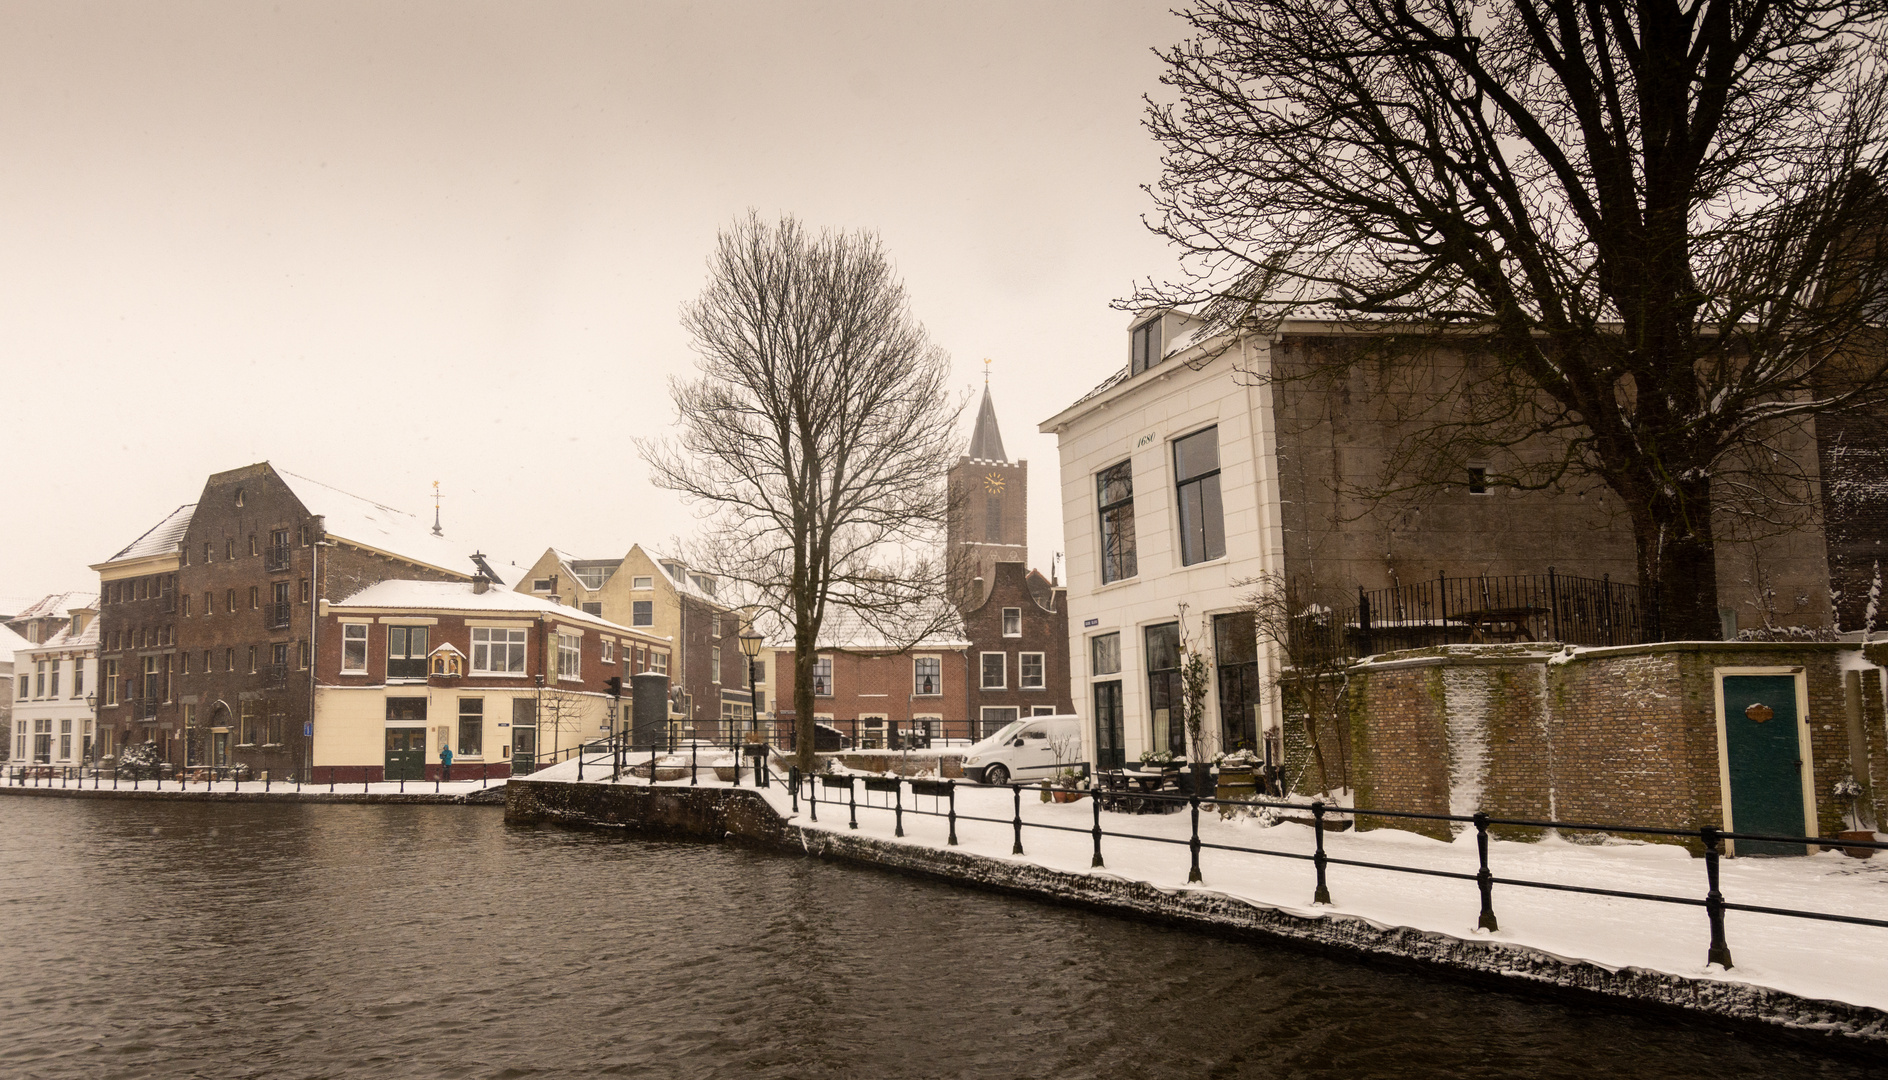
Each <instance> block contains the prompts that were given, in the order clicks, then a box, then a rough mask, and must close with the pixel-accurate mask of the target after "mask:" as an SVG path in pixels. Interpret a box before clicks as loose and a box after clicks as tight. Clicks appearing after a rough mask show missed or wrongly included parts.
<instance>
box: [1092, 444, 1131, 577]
mask: <svg viewBox="0 0 1888 1080" xmlns="http://www.w3.org/2000/svg"><path fill="white" fill-rule="evenodd" d="M1095 489H1096V494H1097V497H1098V502H1099V504H1100V507H1101V583H1102V584H1103V585H1106V584H1108V583H1109V582H1111V581H1122V580H1125V579H1127V578H1131V577H1133V576H1135V575H1136V574H1138V573H1139V572H1140V569H1139V567H1138V565H1137V564H1136V562H1135V557H1134V465H1133V463H1132V462H1128V461H1123V462H1121V463H1120V464H1119V465H1111V466H1109V467H1108V468H1106V469H1103V470H1101V472H1099V473H1097V474H1096V475H1095Z"/></svg>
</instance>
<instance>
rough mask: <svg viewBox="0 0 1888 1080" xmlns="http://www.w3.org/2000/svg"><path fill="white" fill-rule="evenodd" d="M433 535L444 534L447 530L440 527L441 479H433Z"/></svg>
mask: <svg viewBox="0 0 1888 1080" xmlns="http://www.w3.org/2000/svg"><path fill="white" fill-rule="evenodd" d="M433 535H434V536H444V535H446V530H444V529H442V528H440V527H439V481H437V480H435V481H433Z"/></svg>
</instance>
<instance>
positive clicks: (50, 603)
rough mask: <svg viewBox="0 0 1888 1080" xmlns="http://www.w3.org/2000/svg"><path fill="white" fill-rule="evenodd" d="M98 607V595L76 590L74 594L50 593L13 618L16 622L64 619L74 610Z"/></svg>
mask: <svg viewBox="0 0 1888 1080" xmlns="http://www.w3.org/2000/svg"><path fill="white" fill-rule="evenodd" d="M97 606H98V594H97V593H95V592H82V591H79V590H76V589H75V590H73V591H72V592H59V593H49V594H47V595H46V596H44V597H42V598H41V599H40V600H39V601H38V602H36V603H34V604H33V606H31V607H29V608H27V609H26V610H25V611H22V612H20V613H19V614H18V615H15V616H13V618H14V620H15V621H18V620H20V619H63V618H65V617H66V613H67V612H68V611H71V610H72V609H73V608H95V607H97Z"/></svg>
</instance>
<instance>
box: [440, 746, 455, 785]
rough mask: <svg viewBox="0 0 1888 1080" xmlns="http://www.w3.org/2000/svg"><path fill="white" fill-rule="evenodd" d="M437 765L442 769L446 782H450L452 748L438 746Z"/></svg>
mask: <svg viewBox="0 0 1888 1080" xmlns="http://www.w3.org/2000/svg"><path fill="white" fill-rule="evenodd" d="M439 764H440V765H441V766H443V767H444V771H445V778H446V779H447V780H451V779H452V747H451V746H449V745H447V744H445V743H440V744H439Z"/></svg>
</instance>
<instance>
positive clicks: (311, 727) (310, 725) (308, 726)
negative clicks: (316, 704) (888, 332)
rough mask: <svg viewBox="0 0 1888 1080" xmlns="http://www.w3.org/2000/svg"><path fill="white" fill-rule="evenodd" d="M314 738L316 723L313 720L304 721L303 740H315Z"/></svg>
mask: <svg viewBox="0 0 1888 1080" xmlns="http://www.w3.org/2000/svg"><path fill="white" fill-rule="evenodd" d="M314 736H315V722H314V721H313V720H304V721H303V722H302V738H304V739H312V738H314Z"/></svg>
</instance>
